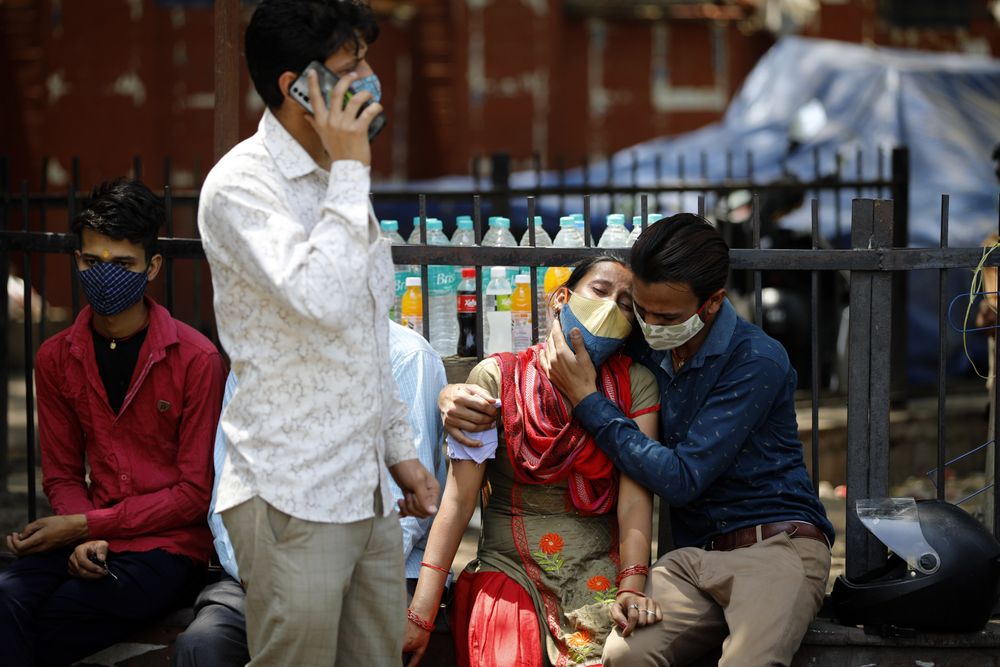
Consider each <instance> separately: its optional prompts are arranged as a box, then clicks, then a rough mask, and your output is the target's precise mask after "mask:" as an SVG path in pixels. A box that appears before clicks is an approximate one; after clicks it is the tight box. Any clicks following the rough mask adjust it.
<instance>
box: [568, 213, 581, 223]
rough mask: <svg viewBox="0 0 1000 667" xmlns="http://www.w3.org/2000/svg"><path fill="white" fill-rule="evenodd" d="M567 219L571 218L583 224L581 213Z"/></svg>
mask: <svg viewBox="0 0 1000 667" xmlns="http://www.w3.org/2000/svg"><path fill="white" fill-rule="evenodd" d="M569 217H571V218H573V219H574V220H576V221H577V222H583V213H574V214H573V215H571V216H569Z"/></svg>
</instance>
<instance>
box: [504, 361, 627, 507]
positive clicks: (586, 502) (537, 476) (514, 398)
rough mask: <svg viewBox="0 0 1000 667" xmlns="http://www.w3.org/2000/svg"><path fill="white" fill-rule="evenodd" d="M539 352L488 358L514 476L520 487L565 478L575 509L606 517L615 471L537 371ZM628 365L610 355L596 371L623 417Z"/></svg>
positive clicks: (614, 492) (615, 488) (614, 487)
mask: <svg viewBox="0 0 1000 667" xmlns="http://www.w3.org/2000/svg"><path fill="white" fill-rule="evenodd" d="M539 349H541V348H540V347H539V346H537V345H535V346H533V347H529V348H528V349H527V350H525V351H523V352H520V353H518V354H512V353H510V352H504V353H501V354H496V355H493V356H494V358H495V359H496V360H497V364H498V365H499V366H500V378H501V389H500V398H501V400H502V401H503V430H504V436H505V437H506V441H507V454H508V456H509V457H510V463H511V465H512V466H513V468H514V473H515V475H516V477H517V479H518V481H520V482H522V483H525V484H553V483H555V482H559V481H561V480H563V479H567V478H568V479H569V497H570V502H571V503H572V505H573V507H574V508H575V509H576V510H577V511H579V512H580V513H581V514H585V515H599V514H607V513H608V512H610V511H611V510H612V509H613V508H614V506H615V501H616V500H617V499H618V472H617V471H616V470H615V467H614V466H613V465H612V464H611V460H610V459H608V457H607V456H606V455H605V454H604V452H602V451H601V450H600V449H599V448H598V447H597V444H596V443H595V442H594V439H593V438H592V437H591V436H590V434H589V433H587V431H586V430H584V428H583V427H582V426H580V424H579V423H577V421H576V420H575V419H573V416H572V414H571V413H569V412H568V411H567V410H566V406H565V405H564V404H563V401H562V398H561V396H560V394H559V391H558V390H557V389H556V388H555V387H554V386H553V385H552V383H551V382H550V381H549V379H548V378H547V377H546V376H545V374H544V373H542V372H541V370H540V369H539V367H538V351H539ZM631 363H632V360H631V359H629V358H628V357H626V356H624V355H621V354H614V355H612V356H611V357H610V358H609V359H608V360H607V361H605V362H604V363H603V364H601V366H600V367H599V368H598V369H597V378H598V385H599V388H600V390H602V392H603V394H604V395H605V396H607V397H608V398H609V399H610V400H611V401H612V402H614V403H615V404H617V405H618V407H619V408H620V409H621V410H622V412H624V413H625V414H629V413H630V412H631V408H632V383H631V380H630V378H629V372H628V370H629V366H630V365H631ZM515 407H516V409H514V408H515Z"/></svg>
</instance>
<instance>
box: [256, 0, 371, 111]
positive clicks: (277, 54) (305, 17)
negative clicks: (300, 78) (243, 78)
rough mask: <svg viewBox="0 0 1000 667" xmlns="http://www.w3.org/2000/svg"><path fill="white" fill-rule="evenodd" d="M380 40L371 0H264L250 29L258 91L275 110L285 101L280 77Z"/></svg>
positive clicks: (258, 7)
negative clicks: (338, 52) (370, 3)
mask: <svg viewBox="0 0 1000 667" xmlns="http://www.w3.org/2000/svg"><path fill="white" fill-rule="evenodd" d="M377 38H378V24H377V23H376V22H375V14H374V12H372V9H371V7H369V6H368V2H367V0H262V2H261V3H260V4H259V5H258V6H257V9H256V10H255V11H254V13H253V17H252V18H251V19H250V25H248V26H247V31H246V40H245V41H246V45H245V49H246V57H247V69H248V70H249V71H250V79H251V80H252V81H253V85H254V88H256V89H257V94H258V95H260V96H261V99H263V100H264V103H265V104H266V105H267V106H269V107H271V108H272V109H277V108H278V107H280V106H281V103H282V102H283V101H284V99H285V98H284V95H282V94H281V88H280V87H279V86H278V78H279V77H280V76H281V75H282V74H284V73H285V72H296V73H297V72H301V71H302V70H304V69H305V68H306V65H308V64H309V63H310V62H311V61H313V60H318V61H320V62H323V61H324V60H326V59H327V58H329V57H330V56H331V55H332V54H334V53H336V52H337V51H339V50H340V49H342V48H344V45H345V44H353V45H354V49H355V52H357V50H358V49H359V48H360V47H361V41H360V40H364V41H365V43H367V44H371V43H372V42H374V41H375V40H376V39H377Z"/></svg>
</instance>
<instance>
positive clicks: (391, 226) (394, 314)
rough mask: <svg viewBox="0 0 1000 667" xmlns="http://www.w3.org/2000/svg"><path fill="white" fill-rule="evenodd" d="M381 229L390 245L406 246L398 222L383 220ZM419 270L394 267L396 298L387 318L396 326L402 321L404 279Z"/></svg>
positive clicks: (409, 266) (399, 266) (413, 267)
mask: <svg viewBox="0 0 1000 667" xmlns="http://www.w3.org/2000/svg"><path fill="white" fill-rule="evenodd" d="M379 227H381V229H382V236H383V237H385V238H387V239H389V243H391V244H392V245H406V242H405V241H403V237H402V236H400V235H399V222H397V221H396V220H383V221H381V222H380V223H379ZM418 271H419V269H418V268H417V267H415V266H413V265H412V264H397V265H396V298H395V300H394V301H393V302H392V308H390V309H389V317H390V318H392V321H393V322H395V323H396V324H401V323H402V321H403V310H402V307H403V292H405V291H406V279H407V278H409V277H410V276H413V275H416V274H417V273H418Z"/></svg>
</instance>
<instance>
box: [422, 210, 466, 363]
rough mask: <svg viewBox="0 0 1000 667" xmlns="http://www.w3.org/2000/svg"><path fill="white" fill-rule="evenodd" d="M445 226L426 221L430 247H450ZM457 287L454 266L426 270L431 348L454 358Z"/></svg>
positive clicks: (444, 355)
mask: <svg viewBox="0 0 1000 667" xmlns="http://www.w3.org/2000/svg"><path fill="white" fill-rule="evenodd" d="M442 227H443V225H442V223H441V221H440V220H438V219H437V218H429V219H428V220H427V245H438V246H440V245H451V243H449V242H448V237H447V236H445V235H444V231H443V229H442ZM457 288H458V274H456V273H455V267H454V266H439V265H431V266H429V267H427V296H428V298H429V299H430V304H429V307H428V309H427V314H428V315H429V316H430V318H431V327H430V334H431V347H433V348H434V349H435V350H436V351H437V353H438V354H440V355H441V356H442V357H451V356H454V355H455V350H456V348H457V346H458V315H457V310H456V306H457V304H458V300H457V296H456V292H457Z"/></svg>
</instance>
